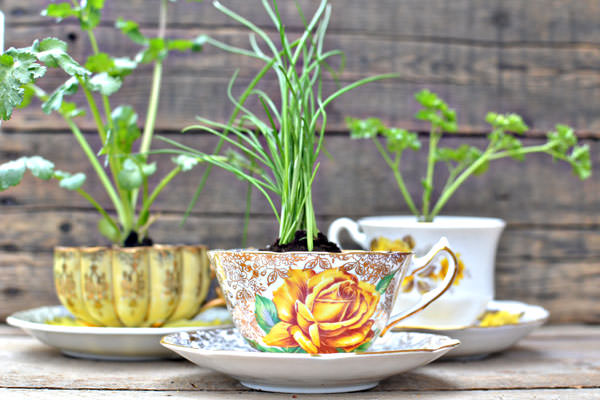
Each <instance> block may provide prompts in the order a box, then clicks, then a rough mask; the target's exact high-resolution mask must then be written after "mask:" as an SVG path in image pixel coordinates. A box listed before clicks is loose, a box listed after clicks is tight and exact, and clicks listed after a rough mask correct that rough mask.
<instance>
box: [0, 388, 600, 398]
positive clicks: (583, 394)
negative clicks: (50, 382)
mask: <svg viewBox="0 0 600 400" xmlns="http://www.w3.org/2000/svg"><path fill="white" fill-rule="evenodd" d="M376 390H377V389H373V391H369V392H359V393H343V394H328V395H301V394H300V395H294V396H295V397H293V396H292V398H293V399H300V400H302V399H364V400H387V399H397V398H398V396H399V394H398V393H394V392H391V393H385V392H377V391H376ZM0 396H2V398H3V399H5V400H13V399H24V398H28V397H29V396H35V398H36V399H40V400H44V399H55V398H56V396H60V398H61V399H66V400H69V399H105V398H106V399H127V400H128V399H138V398H140V399H141V398H143V399H165V398H169V399H170V398H176V399H208V400H212V399H215V400H236V399H239V398H240V396H243V397H244V399H249V400H260V399H264V398H269V399H289V398H290V396H291V395H289V394H275V393H269V394H265V393H263V392H236V391H232V392H202V391H194V392H181V391H160V392H156V391H152V392H147V391H133V390H127V391H121V390H119V391H115V390H65V389H60V390H56V389H0ZM401 396H402V398H403V399H422V398H424V397H425V398H427V399H433V400H463V399H465V400H471V399H476V400H479V399H481V400H492V399H493V400H499V399H500V400H504V399H507V400H508V399H511V400H512V399H515V400H521V399H537V398H540V399H548V400H580V399H583V400H585V399H597V398H598V396H600V389H541V390H540V389H535V390H502V391H493V392H492V391H481V390H463V391H451V392H448V391H444V392H414V391H410V392H402V394H401Z"/></svg>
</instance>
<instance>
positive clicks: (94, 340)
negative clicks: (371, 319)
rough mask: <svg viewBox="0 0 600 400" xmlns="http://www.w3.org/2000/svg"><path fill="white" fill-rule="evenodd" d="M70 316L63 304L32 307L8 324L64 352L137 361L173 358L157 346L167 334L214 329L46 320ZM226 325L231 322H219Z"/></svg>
mask: <svg viewBox="0 0 600 400" xmlns="http://www.w3.org/2000/svg"><path fill="white" fill-rule="evenodd" d="M59 317H72V315H71V314H70V313H69V312H68V311H67V309H66V308H64V307H63V306H50V307H40V308H34V309H31V310H27V311H20V312H17V313H14V314H12V315H11V316H10V317H8V318H7V319H6V322H7V323H8V324H9V325H12V326H16V327H19V328H21V329H23V330H24V331H25V332H27V333H28V334H29V335H31V336H33V337H35V338H36V339H38V340H39V341H41V342H42V343H45V344H47V345H48V346H52V347H55V348H57V349H59V350H60V351H62V352H63V353H64V354H66V355H69V356H73V357H80V358H90V359H96V360H117V361H139V360H151V359H157V358H173V356H174V354H173V353H172V352H170V351H168V350H166V349H165V348H164V347H162V346H161V345H160V339H161V338H162V337H163V336H164V335H167V334H169V333H173V332H180V331H192V330H194V331H195V330H198V329H209V328H214V327H215V325H211V326H209V327H206V328H203V327H198V326H186V327H166V328H103V327H87V326H64V325H50V324H47V323H46V321H49V320H53V319H55V318H59ZM230 318H231V317H230V316H229V313H228V312H227V311H226V310H225V309H216V308H215V309H209V310H207V311H205V312H204V313H202V314H201V315H199V316H197V317H196V318H195V319H198V320H200V321H203V322H210V321H215V320H216V319H220V320H230ZM219 326H220V327H229V326H231V324H226V325H219Z"/></svg>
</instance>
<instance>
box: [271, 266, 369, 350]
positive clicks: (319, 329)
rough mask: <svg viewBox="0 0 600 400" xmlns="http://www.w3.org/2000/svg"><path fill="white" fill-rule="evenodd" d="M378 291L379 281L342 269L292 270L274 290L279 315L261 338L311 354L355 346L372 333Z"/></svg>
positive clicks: (274, 301) (364, 341) (353, 347)
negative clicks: (319, 270)
mask: <svg viewBox="0 0 600 400" xmlns="http://www.w3.org/2000/svg"><path fill="white" fill-rule="evenodd" d="M379 297H380V294H379V292H378V291H377V290H376V288H375V286H373V285H371V284H370V283H367V282H362V281H359V280H358V279H357V278H356V277H355V276H353V275H350V274H348V273H347V272H344V271H341V270H338V269H330V270H326V271H323V272H321V273H319V274H316V273H315V272H314V271H313V270H290V271H289V274H288V277H287V278H286V279H285V280H284V283H283V285H281V287H279V288H278V289H277V290H275V291H274V292H273V303H274V304H275V308H276V309H277V315H278V317H279V320H280V321H279V322H278V323H277V324H275V325H274V326H273V328H272V329H271V331H270V332H269V333H268V334H267V336H265V337H264V338H263V341H264V343H265V344H267V345H269V346H278V347H298V346H300V347H301V348H302V349H304V350H305V351H306V352H307V353H312V354H315V353H335V352H337V351H338V349H342V350H344V351H352V350H354V349H355V348H357V347H358V346H360V345H361V344H363V343H367V342H368V341H370V340H371V339H372V338H373V336H374V332H373V331H372V329H371V327H372V326H373V320H371V319H370V318H371V317H372V316H373V314H374V313H375V309H376V308H377V304H378V302H379Z"/></svg>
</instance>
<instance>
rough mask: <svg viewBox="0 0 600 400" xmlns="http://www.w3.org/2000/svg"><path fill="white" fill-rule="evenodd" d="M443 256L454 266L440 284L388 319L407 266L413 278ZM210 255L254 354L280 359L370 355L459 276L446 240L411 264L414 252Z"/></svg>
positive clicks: (241, 252) (231, 252) (226, 252)
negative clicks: (377, 342) (272, 354)
mask: <svg viewBox="0 0 600 400" xmlns="http://www.w3.org/2000/svg"><path fill="white" fill-rule="evenodd" d="M441 251H446V252H448V253H449V254H450V258H451V259H452V261H453V262H451V263H449V264H450V265H449V268H448V270H447V272H446V275H445V277H444V279H443V282H442V284H441V285H439V286H438V287H436V288H435V289H432V290H430V291H428V292H426V293H424V294H423V295H422V297H421V299H420V301H419V302H418V303H417V304H414V305H413V306H411V307H410V308H408V309H406V310H404V311H402V312H400V313H397V314H396V315H391V314H392V309H393V306H394V302H395V301H396V300H397V299H396V297H397V296H401V295H402V293H401V292H400V291H399V288H400V282H402V280H403V279H404V276H405V275H406V274H407V272H408V271H407V270H408V269H409V268H410V266H411V265H413V266H414V271H412V272H411V273H415V272H417V271H419V270H421V269H424V268H426V267H427V266H428V265H429V263H430V262H431V260H432V259H433V258H434V257H435V255H437V254H438V253H439V252H441ZM208 255H209V258H210V261H211V263H212V265H213V267H214V269H215V271H216V274H217V278H218V280H219V283H220V285H221V288H222V289H223V293H224V294H225V299H226V302H227V307H228V308H229V311H230V312H231V314H232V317H233V322H234V324H235V326H236V327H237V328H238V329H239V331H240V333H241V334H242V336H243V337H244V338H246V340H247V341H248V342H249V343H250V345H251V346H252V347H254V348H255V349H257V350H260V351H268V352H277V353H281V352H285V353H304V352H306V353H311V354H317V353H337V352H353V351H365V350H367V349H368V348H369V346H370V345H371V344H372V343H373V342H374V340H375V339H376V338H377V337H379V336H380V335H382V334H384V333H385V332H387V330H388V329H390V328H391V327H392V326H394V325H395V324H397V323H398V322H400V321H401V320H403V319H404V318H407V317H409V316H411V315H413V314H416V313H417V312H419V311H421V310H422V309H424V308H425V307H427V306H428V305H429V304H430V303H432V302H433V301H435V300H436V299H437V298H438V297H440V296H441V295H442V294H443V293H444V292H445V291H446V290H448V288H449V287H450V286H451V285H452V282H453V280H454V278H455V276H456V272H457V268H456V257H455V255H454V253H453V252H452V250H450V248H449V245H448V241H447V240H446V238H442V239H441V240H440V241H439V242H438V243H437V244H436V245H435V246H434V247H433V248H432V249H431V251H430V252H429V253H428V254H427V255H425V256H424V257H420V258H417V259H415V260H414V262H413V263H412V264H411V259H412V257H413V255H414V254H413V253H412V252H378V251H347V252H342V253H325V252H288V253H274V252H267V251H244V250H212V251H209V253H208ZM390 321H391V322H390Z"/></svg>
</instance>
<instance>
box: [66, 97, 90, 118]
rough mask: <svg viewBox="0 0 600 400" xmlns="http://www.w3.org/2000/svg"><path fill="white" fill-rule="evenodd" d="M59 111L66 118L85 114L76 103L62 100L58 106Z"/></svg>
mask: <svg viewBox="0 0 600 400" xmlns="http://www.w3.org/2000/svg"><path fill="white" fill-rule="evenodd" d="M60 113H61V114H62V115H64V116H66V117H68V118H75V117H79V116H82V115H85V110H84V109H83V108H79V107H77V104H75V103H72V102H70V101H63V103H62V105H61V106H60Z"/></svg>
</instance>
